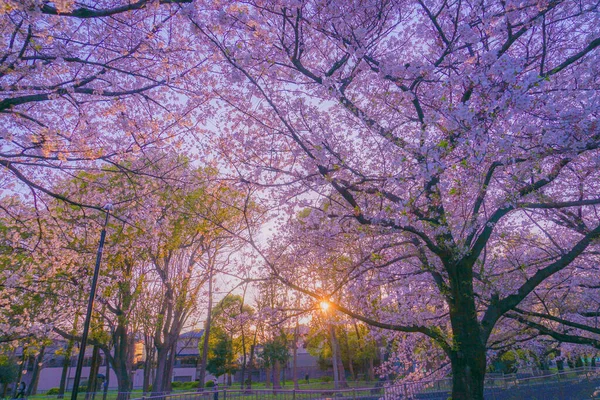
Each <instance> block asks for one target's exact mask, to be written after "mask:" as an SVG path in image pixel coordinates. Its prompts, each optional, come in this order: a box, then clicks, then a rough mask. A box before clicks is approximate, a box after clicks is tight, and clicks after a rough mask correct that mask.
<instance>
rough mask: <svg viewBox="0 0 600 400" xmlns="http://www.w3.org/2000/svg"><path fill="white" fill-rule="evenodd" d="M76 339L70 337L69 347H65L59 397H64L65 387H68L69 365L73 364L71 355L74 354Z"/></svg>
mask: <svg viewBox="0 0 600 400" xmlns="http://www.w3.org/2000/svg"><path fill="white" fill-rule="evenodd" d="M74 345H75V341H74V340H72V339H69V341H68V342H67V348H66V349H65V355H64V357H65V358H64V360H63V365H62V372H61V374H60V385H59V388H58V398H59V399H62V398H63V396H64V394H65V388H66V387H67V375H68V373H69V367H70V366H71V355H72V354H73V347H74Z"/></svg>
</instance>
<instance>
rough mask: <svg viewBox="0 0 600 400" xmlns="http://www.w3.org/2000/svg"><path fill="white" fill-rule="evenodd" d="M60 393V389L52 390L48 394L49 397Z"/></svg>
mask: <svg viewBox="0 0 600 400" xmlns="http://www.w3.org/2000/svg"><path fill="white" fill-rule="evenodd" d="M59 392H60V388H52V389H50V390H48V391H47V392H46V394H47V395H48V396H55V395H57V394H58V393H59Z"/></svg>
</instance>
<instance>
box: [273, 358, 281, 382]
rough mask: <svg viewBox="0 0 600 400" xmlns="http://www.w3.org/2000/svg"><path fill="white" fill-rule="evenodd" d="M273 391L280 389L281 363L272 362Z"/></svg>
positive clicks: (277, 361)
mask: <svg viewBox="0 0 600 400" xmlns="http://www.w3.org/2000/svg"><path fill="white" fill-rule="evenodd" d="M273 389H281V361H279V360H275V361H274V362H273Z"/></svg>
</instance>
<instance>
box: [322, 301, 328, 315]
mask: <svg viewBox="0 0 600 400" xmlns="http://www.w3.org/2000/svg"><path fill="white" fill-rule="evenodd" d="M320 306H321V311H325V312H327V310H328V309H329V302H328V301H326V300H323V301H322V302H321V303H320Z"/></svg>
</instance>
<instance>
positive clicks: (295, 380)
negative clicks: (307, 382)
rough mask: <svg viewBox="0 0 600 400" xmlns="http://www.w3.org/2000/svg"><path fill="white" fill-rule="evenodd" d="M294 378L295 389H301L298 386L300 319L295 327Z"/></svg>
mask: <svg viewBox="0 0 600 400" xmlns="http://www.w3.org/2000/svg"><path fill="white" fill-rule="evenodd" d="M292 346H293V347H292V380H293V381H294V389H299V386H298V321H297V320H296V326H295V327H294V341H293V343H292Z"/></svg>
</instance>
